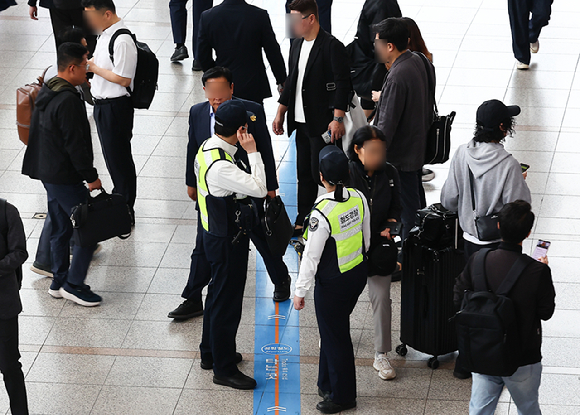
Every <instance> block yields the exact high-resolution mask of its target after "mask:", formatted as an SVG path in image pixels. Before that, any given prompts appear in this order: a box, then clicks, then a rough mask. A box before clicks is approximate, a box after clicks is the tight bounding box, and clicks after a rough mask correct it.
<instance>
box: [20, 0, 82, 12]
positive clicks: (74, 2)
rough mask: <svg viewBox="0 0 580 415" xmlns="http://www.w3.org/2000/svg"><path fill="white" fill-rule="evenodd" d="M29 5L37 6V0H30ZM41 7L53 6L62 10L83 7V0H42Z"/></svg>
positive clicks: (48, 7)
mask: <svg viewBox="0 0 580 415" xmlns="http://www.w3.org/2000/svg"><path fill="white" fill-rule="evenodd" d="M28 5H29V6H33V7H34V6H36V0H28ZM39 6H40V7H45V8H47V9H52V8H53V7H54V8H56V9H61V10H74V9H81V10H82V9H83V5H82V2H81V0H40V4H39Z"/></svg>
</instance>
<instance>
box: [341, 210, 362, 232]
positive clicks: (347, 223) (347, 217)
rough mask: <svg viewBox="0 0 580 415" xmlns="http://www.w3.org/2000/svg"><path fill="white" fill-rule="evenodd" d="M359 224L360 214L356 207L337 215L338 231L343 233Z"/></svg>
mask: <svg viewBox="0 0 580 415" xmlns="http://www.w3.org/2000/svg"><path fill="white" fill-rule="evenodd" d="M359 222H360V213H359V211H358V206H355V207H353V208H352V209H350V210H347V211H346V212H344V213H341V214H340V215H338V223H339V224H340V231H341V232H344V231H346V230H347V229H350V228H352V227H353V226H354V225H356V224H357V223H359Z"/></svg>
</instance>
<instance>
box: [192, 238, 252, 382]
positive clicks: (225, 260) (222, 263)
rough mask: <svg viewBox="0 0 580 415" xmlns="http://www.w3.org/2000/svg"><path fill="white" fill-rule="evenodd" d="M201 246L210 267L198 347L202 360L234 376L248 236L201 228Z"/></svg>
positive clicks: (225, 373)
mask: <svg viewBox="0 0 580 415" xmlns="http://www.w3.org/2000/svg"><path fill="white" fill-rule="evenodd" d="M202 239H203V247H204V250H205V253H206V254H205V255H206V258H207V260H208V262H209V264H210V268H211V281H210V283H209V285H208V288H207V297H206V298H205V310H204V313H203V332H202V337H201V344H200V345H199V349H200V352H201V358H202V360H208V359H213V362H214V366H213V371H214V373H215V374H216V375H218V376H233V375H234V374H236V373H237V372H238V367H237V365H236V335H237V333H238V326H239V325H240V320H241V318H242V301H243V297H244V288H245V286H246V277H247V270H248V250H249V248H250V246H249V245H250V239H249V238H248V237H247V236H243V237H241V238H240V239H239V241H238V243H236V244H232V239H233V236H232V237H219V236H215V235H212V234H211V233H209V232H206V231H205V230H203V237H202Z"/></svg>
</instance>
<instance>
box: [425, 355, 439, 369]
mask: <svg viewBox="0 0 580 415" xmlns="http://www.w3.org/2000/svg"><path fill="white" fill-rule="evenodd" d="M427 366H429V367H430V368H431V369H433V370H435V369H437V368H438V367H439V360H438V359H437V356H433V357H432V358H430V359H429V360H427Z"/></svg>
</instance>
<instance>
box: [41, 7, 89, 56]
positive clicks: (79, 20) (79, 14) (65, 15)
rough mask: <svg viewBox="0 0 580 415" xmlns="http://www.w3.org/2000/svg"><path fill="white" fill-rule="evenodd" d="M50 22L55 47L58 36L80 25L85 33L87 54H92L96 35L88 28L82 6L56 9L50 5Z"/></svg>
mask: <svg viewBox="0 0 580 415" xmlns="http://www.w3.org/2000/svg"><path fill="white" fill-rule="evenodd" d="M49 10H50V22H51V23H52V31H53V33H54V40H55V42H56V48H57V49H58V47H59V46H60V44H61V42H60V37H61V36H62V35H63V34H64V32H66V31H67V29H70V28H72V27H80V28H81V29H83V32H84V33H85V39H86V40H87V45H88V49H89V55H90V56H92V55H93V52H94V51H95V46H96V45H97V36H96V35H95V34H94V33H93V31H92V30H91V29H90V28H89V25H88V24H87V22H86V20H85V17H84V14H83V13H84V8H82V7H81V8H79V9H58V8H56V7H51V8H50V9H49Z"/></svg>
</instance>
